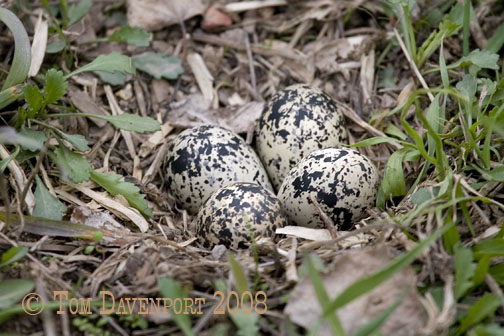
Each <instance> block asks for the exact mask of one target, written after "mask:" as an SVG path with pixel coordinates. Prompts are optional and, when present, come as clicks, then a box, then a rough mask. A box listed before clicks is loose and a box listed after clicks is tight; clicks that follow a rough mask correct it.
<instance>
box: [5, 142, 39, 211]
mask: <svg viewBox="0 0 504 336" xmlns="http://www.w3.org/2000/svg"><path fill="white" fill-rule="evenodd" d="M10 155H11V153H9V151H8V150H7V149H6V148H5V147H4V145H0V158H1V159H2V160H5V159H7V158H8V157H9V156H10ZM7 167H8V168H9V171H10V172H11V174H12V175H13V176H14V180H15V181H16V184H17V187H18V189H19V192H22V190H23V189H24V188H25V186H26V183H27V182H28V179H27V178H26V175H25V173H24V171H23V169H22V168H21V166H20V165H19V163H18V162H17V161H16V160H10V161H9V164H8V165H7ZM24 202H25V204H26V207H27V208H28V213H29V214H30V215H31V214H32V213H33V209H35V196H34V195H33V191H32V190H31V189H28V192H27V193H26V197H25V199H24Z"/></svg>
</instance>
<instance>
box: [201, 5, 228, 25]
mask: <svg viewBox="0 0 504 336" xmlns="http://www.w3.org/2000/svg"><path fill="white" fill-rule="evenodd" d="M232 24H233V20H231V17H230V16H229V15H227V14H225V13H222V12H221V11H220V10H218V9H217V8H215V7H210V8H209V9H208V10H207V11H206V12H205V15H204V16H203V21H202V22H201V28H203V29H204V30H212V29H216V28H222V27H229V26H231V25H232Z"/></svg>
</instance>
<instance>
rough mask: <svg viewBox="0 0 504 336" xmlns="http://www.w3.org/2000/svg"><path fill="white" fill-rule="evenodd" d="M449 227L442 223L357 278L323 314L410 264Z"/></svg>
mask: <svg viewBox="0 0 504 336" xmlns="http://www.w3.org/2000/svg"><path fill="white" fill-rule="evenodd" d="M451 227H453V223H451V224H448V225H444V226H443V227H441V228H439V229H437V230H436V231H435V232H434V233H432V234H431V235H430V236H428V237H427V238H425V239H424V240H423V241H422V242H420V243H418V244H417V245H416V246H415V247H413V248H412V249H411V250H409V251H408V252H406V253H404V254H402V255H400V256H399V257H397V258H395V259H394V260H392V261H391V262H390V263H388V264H387V265H386V266H385V267H383V268H381V269H380V270H378V271H377V272H375V273H374V274H372V275H370V276H368V277H366V278H364V279H361V280H357V281H356V282H354V283H353V284H351V285H350V286H348V287H347V288H346V289H345V290H344V291H343V292H342V293H341V294H340V295H339V296H338V297H337V298H336V299H335V300H333V301H332V302H331V304H330V305H329V306H328V307H327V308H326V309H324V316H327V315H328V314H332V313H333V312H335V311H336V309H339V308H341V307H343V306H344V305H346V304H348V303H350V302H351V301H353V300H355V299H356V298H358V297H360V296H361V295H364V294H365V293H368V292H369V291H371V290H373V289H374V288H376V287H378V286H379V285H380V284H382V283H383V282H385V281H387V280H388V279H390V278H391V277H392V276H394V274H396V273H397V272H399V271H400V270H401V269H403V268H404V267H406V266H407V265H409V264H411V263H412V262H413V261H414V260H415V259H416V258H417V257H418V256H419V255H420V254H421V253H422V251H423V250H424V249H425V248H426V247H427V246H429V245H431V244H432V243H434V242H435V241H436V240H437V239H438V238H439V237H441V236H442V235H443V234H444V233H445V232H446V231H447V230H448V229H450V228H451Z"/></svg>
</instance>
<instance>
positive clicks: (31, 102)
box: [23, 84, 44, 117]
mask: <svg viewBox="0 0 504 336" xmlns="http://www.w3.org/2000/svg"><path fill="white" fill-rule="evenodd" d="M23 95H24V98H25V100H26V103H27V104H28V109H29V111H30V114H31V116H32V117H34V116H35V115H36V114H37V113H38V112H39V111H40V109H41V108H42V106H44V96H43V95H42V93H41V92H40V90H39V88H38V87H36V86H35V85H31V84H29V85H26V86H25V87H23Z"/></svg>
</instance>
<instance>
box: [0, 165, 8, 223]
mask: <svg viewBox="0 0 504 336" xmlns="http://www.w3.org/2000/svg"><path fill="white" fill-rule="evenodd" d="M0 192H1V193H2V200H3V201H4V204H5V206H4V207H5V224H6V227H9V226H10V199H9V192H8V189H7V185H6V183H5V177H4V175H3V173H0Z"/></svg>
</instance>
